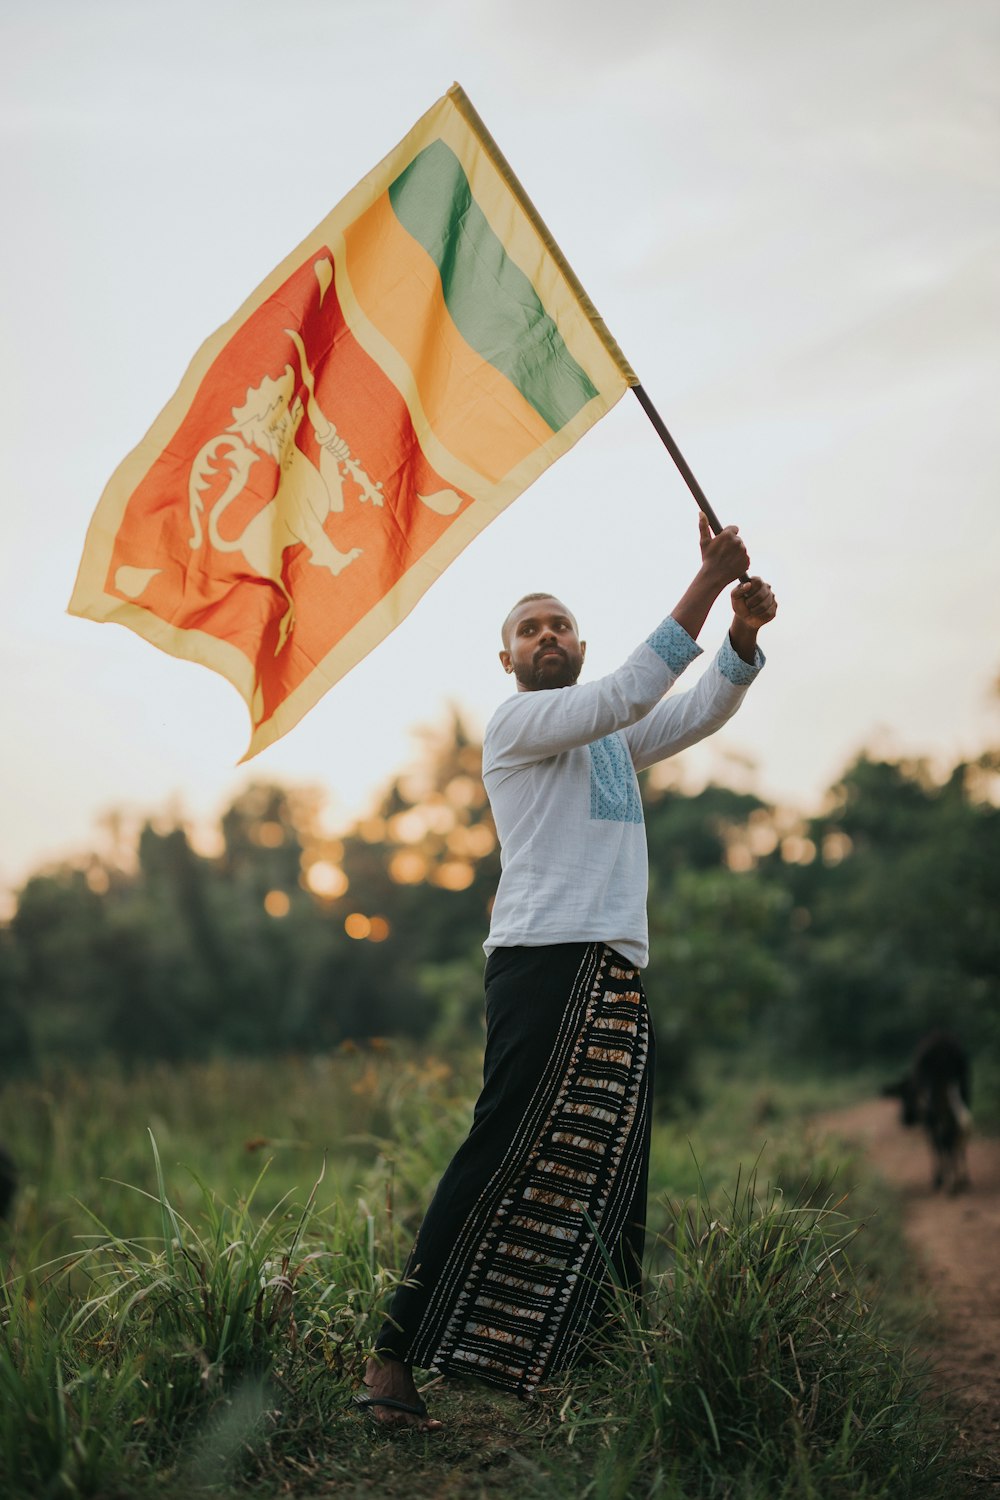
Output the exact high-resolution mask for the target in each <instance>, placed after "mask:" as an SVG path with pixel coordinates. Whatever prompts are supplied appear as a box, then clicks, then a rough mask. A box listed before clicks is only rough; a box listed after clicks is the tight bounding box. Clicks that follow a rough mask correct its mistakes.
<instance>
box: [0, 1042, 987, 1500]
mask: <svg viewBox="0 0 1000 1500" xmlns="http://www.w3.org/2000/svg"><path fill="white" fill-rule="evenodd" d="M746 1068H747V1065H746V1063H745V1061H744V1062H742V1063H741V1064H739V1066H735V1065H731V1066H730V1068H729V1069H728V1070H727V1069H726V1068H725V1067H723V1066H722V1065H721V1064H719V1065H717V1066H716V1068H715V1070H714V1072H713V1075H712V1076H711V1077H710V1078H709V1079H707V1080H706V1086H705V1089H704V1097H705V1098H707V1099H710V1100H711V1101H712V1104H711V1107H709V1108H703V1109H702V1110H701V1111H700V1112H698V1113H697V1114H696V1115H695V1116H693V1117H691V1118H687V1119H685V1120H684V1121H682V1122H670V1121H664V1122H661V1123H660V1124H659V1125H658V1127H657V1131H656V1139H655V1146H654V1160H653V1190H652V1203H651V1216H650V1228H651V1231H652V1233H651V1244H650V1274H651V1295H650V1303H649V1308H648V1315H647V1318H646V1319H645V1321H644V1324H643V1326H641V1327H640V1326H637V1325H636V1324H635V1323H634V1322H633V1321H632V1320H631V1319H630V1317H629V1314H628V1312H627V1310H625V1309H623V1310H622V1314H621V1317H620V1319H619V1322H618V1326H617V1327H616V1329H615V1330H614V1336H613V1337H611V1336H609V1339H608V1341H607V1344H606V1346H602V1347H601V1348H599V1349H597V1350H596V1351H595V1353H594V1356H593V1358H592V1360H591V1361H590V1362H588V1364H587V1365H586V1366H585V1367H581V1368H579V1369H577V1370H576V1371H575V1372H573V1373H572V1374H566V1375H562V1376H560V1377H559V1378H558V1380H556V1381H554V1382H553V1384H552V1385H551V1386H550V1387H548V1388H547V1389H545V1390H544V1391H542V1392H541V1393H540V1394H539V1396H538V1397H537V1399H536V1400H534V1401H533V1402H531V1403H527V1404H524V1403H520V1402H518V1401H516V1400H514V1399H508V1398H506V1397H504V1396H502V1395H499V1394H497V1393H496V1392H492V1391H490V1390H488V1389H487V1388H485V1387H482V1386H479V1385H477V1384H475V1383H473V1382H468V1383H459V1382H454V1381H451V1380H449V1381H448V1382H447V1383H446V1384H442V1385H441V1386H440V1387H438V1388H436V1389H435V1390H434V1391H433V1393H432V1394H433V1402H434V1411H435V1414H436V1415H439V1416H440V1417H441V1418H442V1419H443V1420H444V1421H445V1422H446V1424H447V1425H446V1429H445V1431H444V1433H442V1434H438V1435H435V1436H425V1435H421V1434H417V1433H406V1434H394V1435H389V1434H386V1433H385V1432H382V1431H378V1430H376V1429H375V1428H374V1427H373V1425H372V1424H370V1423H368V1422H366V1421H365V1420H364V1419H362V1418H361V1417H359V1416H358V1415H356V1414H355V1413H354V1412H353V1411H352V1410H351V1406H350V1397H351V1393H352V1391H353V1390H354V1389H355V1388H356V1384H357V1380H358V1373H359V1369H360V1365H361V1362H362V1360H363V1358H364V1353H365V1350H366V1348H367V1347H368V1345H369V1343H370V1341H371V1339H372V1338H373V1335H374V1332H375V1330H376V1328H377V1326H378V1323H379V1319H380V1310H381V1309H382V1307H383V1306H384V1304H385V1302H386V1299H387V1297H388V1295H389V1294H390V1292H391V1289H392V1286H393V1284H394V1279H395V1278H396V1277H397V1276H398V1274H399V1269H400V1267H401V1265H402V1262H403V1260H404V1258H405V1255H406V1251H407V1249H408V1246H409V1242H410V1239H411V1237H412V1234H413V1231H414V1230H415V1228H416V1225H417V1223H418V1221H419V1216H420V1212H421V1210H422V1206H423V1205H424V1204H425V1202H426V1200H427V1198H428V1196H429V1193H430V1191H431V1189H432V1187H433V1184H434V1182H435V1180H436V1177H437V1175H438V1173H439V1172H440V1170H441V1168H442V1166H443V1165H444V1163H445V1162H446V1161H447V1159H448V1156H449V1154H450V1152H451V1150H452V1149H453V1147H454V1146H455V1145H456V1144H457V1142H458V1140H459V1139H460V1138H461V1136H462V1134H463V1133H464V1130H465V1128H466V1126H467V1123H468V1120H469V1116H470V1106H471V1101H472V1099H473V1098H474V1095H475V1091H476V1085H477V1076H476V1072H477V1059H476V1058H475V1056H473V1055H470V1056H469V1057H465V1058H458V1059H450V1060H443V1059H441V1058H437V1057H431V1056H427V1055H419V1054H416V1053H412V1052H407V1051H405V1050H404V1049H396V1048H394V1047H388V1046H386V1047H382V1048H379V1047H374V1048H372V1049H369V1050H361V1051H346V1052H341V1053H338V1054H336V1055H333V1056H324V1057H317V1058H303V1059H282V1060H278V1061H276V1062H273V1063H271V1064H264V1063H260V1062H253V1063H251V1062H227V1063H223V1062H219V1063H213V1064H210V1065H204V1066H197V1067H196V1066H189V1067H184V1068H178V1069H171V1068H158V1069H154V1070H152V1071H149V1072H144V1073H141V1074H138V1075H135V1076H132V1077H128V1078H126V1077H124V1076H122V1075H121V1074H119V1073H116V1072H115V1071H113V1070H110V1069H109V1070H106V1071H104V1072H102V1073H101V1074H100V1075H99V1076H95V1075H92V1074H83V1073H71V1072H63V1073H59V1074H54V1075H52V1076H51V1077H48V1078H46V1079H45V1080H44V1081H42V1082H40V1083H39V1082H34V1083H23V1084H12V1085H8V1087H7V1088H6V1090H5V1091H4V1094H3V1097H2V1100H0V1139H3V1140H4V1141H5V1142H6V1143H7V1145H8V1146H9V1148H10V1150H11V1152H12V1154H13V1155H14V1157H15V1159H16V1160H17V1161H18V1163H19V1166H20V1169H21V1175H22V1185H21V1191H20V1195H19V1199H18V1203H17V1210H16V1216H15V1220H14V1223H13V1224H12V1225H11V1226H9V1228H8V1229H7V1230H5V1231H2V1232H0V1254H2V1256H3V1260H4V1264H5V1270H6V1274H5V1279H4V1287H3V1305H2V1328H0V1492H2V1493H3V1494H4V1495H10V1496H18V1497H20V1496H25V1497H36V1496H37V1497H52V1500H61V1497H64V1496H65V1497H70V1496H92V1497H104V1500H125V1497H129V1500H133V1497H134V1500H145V1497H147V1496H154V1495H155V1496H164V1497H166V1496H171V1497H172V1496H178V1497H180V1496H193V1495H202V1494H205V1495H210V1494H215V1495H235V1494H241V1493H248V1494H249V1493H252V1494H254V1495H259V1496H262V1497H263V1496H267V1497H270V1496H275V1497H277V1496H279V1495H280V1496H291V1497H293V1500H306V1497H313V1496H315V1497H321V1496H344V1497H348V1496H354V1495H359V1496H360V1495H368V1496H371V1495H377V1496H391V1497H394V1496H404V1495H405V1496H406V1497H407V1500H424V1497H431V1496H454V1497H462V1500H464V1497H467V1496H469V1497H480V1496H484V1497H491V1496H500V1495H503V1496H505V1497H512V1500H528V1497H529V1496H530V1497H533V1500H534V1497H542V1500H548V1497H552V1500H557V1497H570V1496H573V1497H576V1496H581V1497H582V1496H592V1497H595V1500H604V1497H608V1500H610V1497H626V1496H628V1497H631V1496H636V1497H645V1496H653V1495H654V1494H655V1495H657V1496H662V1497H665V1500H696V1497H698V1500H701V1497H705V1500H724V1497H725V1500H841V1497H843V1500H848V1497H850V1500H907V1497H914V1500H935V1497H940V1500H956V1497H958V1496H960V1495H961V1494H962V1493H963V1490H962V1485H961V1481H960V1479H959V1477H958V1475H957V1472H956V1467H955V1462H954V1460H953V1458H952V1457H951V1456H950V1453H949V1447H948V1427H947V1420H946V1416H945V1415H944V1414H942V1413H941V1412H940V1410H939V1409H936V1408H933V1407H931V1406H929V1405H928V1406H925V1405H924V1404H923V1403H922V1401H921V1389H922V1377H921V1372H920V1369H919V1367H918V1366H917V1364H916V1363H915V1361H914V1360H913V1358H912V1356H911V1355H910V1353H909V1352H908V1339H909V1336H910V1332H911V1327H912V1318H913V1315H914V1302H913V1298H912V1296H911V1295H910V1288H909V1287H908V1286H907V1282H906V1276H905V1274H904V1270H903V1261H902V1253H901V1248H900V1241H899V1234H898V1229H897V1226H896V1223H895V1220H894V1211H893V1207H892V1204H891V1203H887V1202H885V1201H882V1199H881V1196H880V1195H879V1194H878V1192H877V1190H876V1187H875V1185H874V1184H872V1183H871V1182H869V1181H866V1180H865V1178H864V1176H863V1175H862V1174H861V1171H860V1168H859V1166H858V1164H857V1163H856V1162H855V1161H852V1160H851V1159H850V1158H849V1157H846V1156H844V1157H838V1156H836V1155H832V1154H830V1149H829V1148H823V1149H822V1150H821V1149H820V1148H819V1147H818V1146H817V1144H816V1142H815V1141H814V1140H813V1139H812V1137H811V1135H810V1131H809V1128H808V1124H807V1121H808V1118H809V1115H810V1113H811V1112H814V1111H815V1110H816V1109H817V1108H819V1107H821V1106H823V1105H827V1104H830V1103H834V1102H845V1101H846V1099H847V1098H849V1097H850V1095H849V1094H845V1092H844V1090H843V1089H841V1090H839V1091H837V1090H834V1088H833V1086H832V1085H828V1086H827V1087H826V1089H825V1090H821V1089H820V1088H819V1087H817V1086H803V1085H799V1086H797V1087H795V1088H793V1087H792V1086H790V1085H788V1084H776V1083H774V1082H769V1083H768V1084H766V1085H762V1084H760V1083H754V1082H753V1081H752V1080H749V1079H748V1078H747V1076H746ZM863 1086H864V1085H863V1081H861V1082H860V1083H856V1084H855V1085H854V1087H855V1089H863ZM889 1287H891V1288H892V1292H891V1295H890V1294H889V1292H888V1291H887V1288H889Z"/></svg>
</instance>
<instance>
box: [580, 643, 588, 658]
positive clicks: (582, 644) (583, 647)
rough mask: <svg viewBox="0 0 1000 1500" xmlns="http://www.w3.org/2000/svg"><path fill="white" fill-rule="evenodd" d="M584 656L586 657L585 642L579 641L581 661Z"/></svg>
mask: <svg viewBox="0 0 1000 1500" xmlns="http://www.w3.org/2000/svg"><path fill="white" fill-rule="evenodd" d="M586 655H587V642H586V641H581V642H580V660H581V661H583V659H584V657H585V656H586Z"/></svg>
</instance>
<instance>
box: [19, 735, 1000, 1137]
mask: <svg viewBox="0 0 1000 1500" xmlns="http://www.w3.org/2000/svg"><path fill="white" fill-rule="evenodd" d="M480 755H481V752H480V747H479V745H478V744H477V743H476V742H475V741H474V739H473V738H472V737H471V736H470V735H469V734H468V733H467V731H466V730H465V728H464V727H463V725H462V723H461V721H460V720H459V719H458V718H457V716H456V717H455V719H454V720H453V722H452V723H451V725H450V726H448V727H447V728H446V729H445V730H443V731H441V732H440V733H438V734H437V735H434V736H428V737H427V742H426V746H425V753H424V755H423V759H422V762H421V764H420V765H419V766H418V767H417V769H416V770H413V771H410V772H407V773H406V774H403V775H400V776H399V777H397V778H396V779H395V780H394V781H393V783H392V784H391V785H390V787H389V788H388V790H387V791H386V794H385V796H384V797H383V799H382V802H381V804H380V805H379V806H378V808H377V809H376V810H375V812H374V813H372V814H371V815H370V816H367V817H364V818H362V819H360V820H359V821H358V822H357V823H356V824H355V825H354V826H353V827H352V828H351V829H350V830H349V831H348V832H346V833H344V834H342V835H338V836H333V835H331V834H330V833H329V832H327V831H325V829H324V824H323V796H322V794H321V793H319V792H318V791H315V790H306V789H290V788H286V787H281V786H276V785H263V784H261V785H252V786H250V787H249V788H247V789H246V790H245V791H243V792H242V793H241V794H240V795H239V796H238V797H237V798H236V799H235V801H234V802H233V803H232V805H231V806H230V807H229V808H228V809H227V811H226V812H225V813H224V815H223V817H222V819H221V822H220V825H219V827H218V829H216V830H214V831H211V830H210V831H208V832H210V833H212V834H213V837H212V838H210V839H208V840H206V831H205V830H201V831H200V833H199V835H198V836H197V837H196V836H195V834H194V833H193V831H192V830H191V829H190V828H188V827H187V826H186V825H185V823H184V821H183V820H182V819H181V818H179V817H177V818H175V819H173V820H166V821H163V820H156V821H152V820H151V821H148V822H146V823H145V824H144V825H143V826H142V827H141V828H140V829H138V830H137V831H136V832H134V833H132V834H129V833H128V832H127V831H126V827H125V823H124V820H123V819H122V818H120V817H119V818H114V817H113V818H111V819H108V820H107V827H106V832H108V833H109V834H110V835H111V836H110V838H109V839H108V841H107V844H108V847H107V848H106V850H105V852H104V853H102V854H101V855H98V854H94V855H92V856H90V857H88V858H87V859H86V860H83V861H81V862H78V863H77V864H73V865H71V864H66V865H63V866H60V867H58V868H48V869H45V870H41V871H39V872H38V873H37V874H35V875H33V876H32V877H31V878H30V879H29V880H28V881H27V883H26V885H25V886H24V888H23V890H21V891H20V893H19V895H18V899H17V905H16V910H15V912H14V915H13V916H12V918H11V920H10V921H9V922H7V923H6V924H5V925H3V926H0V1068H2V1069H3V1071H4V1072H5V1073H6V1074H7V1075H13V1074H18V1073H22V1074H23V1073H33V1072H36V1071H37V1070H39V1069H40V1068H43V1067H45V1066H48V1065H51V1064H52V1063H54V1062H58V1061H60V1060H69V1061H72V1062H74V1063H87V1062H91V1061H96V1060H97V1059H99V1058H102V1057H108V1056H112V1057H115V1058H117V1059H118V1060H119V1061H120V1062H121V1063H123V1064H125V1065H126V1066H128V1065H133V1064H137V1063H140V1062H149V1061H153V1060H163V1061H168V1062H169V1061H177V1060H179V1059H182V1058H193V1059H197V1058H211V1057H214V1056H232V1055H234V1054H241V1055H246V1056H254V1055H258V1056H265V1055H273V1054H275V1053H279V1052H284V1053H311V1052H324V1051H329V1050H330V1049H332V1048H335V1047H337V1046H339V1045H343V1044H344V1043H346V1042H348V1041H349V1040H350V1039H359V1038H372V1037H381V1036H387V1035H402V1036H409V1037H413V1038H417V1039H420V1040H424V1041H429V1042H431V1043H432V1044H433V1045H435V1046H453V1045H455V1044H459V1045H461V1044H462V1043H463V1041H465V1040H467V1039H473V1040H474V1039H475V1038H476V1037H477V1036H478V1034H479V1030H480V1028H481V1024H482V1022H481V1015H482V1007H481V976H482V951H481V944H482V940H483V938H484V936H485V933H486V929H487V926H488V920H489V906H490V902H491V899H492V896H493V892H494V890H495V888H496V882H497V878H498V875H499V852H498V850H497V847H496V835H495V830H494V827H493V822H492V818H491V815H490V810H489V806H488V804H487V802H486V797H485V793H484V790H483V787H482V782H481V780H480ZM998 777H1000V752H996V753H993V754H988V755H985V756H983V757H981V758H980V759H979V760H977V761H975V762H969V763H962V764H960V765H958V766H956V767H955V768H954V769H953V771H952V772H951V774H950V775H949V776H948V777H947V779H946V780H944V781H943V782H942V781H940V780H937V779H935V778H934V777H933V776H932V775H931V774H930V771H929V769H928V767H927V765H926V764H925V763H923V762H920V761H898V762H887V761H879V760H875V759H872V758H869V757H868V756H866V755H862V756H861V757H860V758H859V759H858V760H857V761H856V763H855V764H854V765H853V766H851V767H850V769H849V770H848V771H847V772H846V774H845V775H844V777H843V778H842V780H841V781H840V782H839V783H838V784H837V785H836V786H835V787H833V788H832V789H831V791H830V792H829V794H828V796H827V799H826V803H825V807H824V811H823V812H822V814H821V815H819V816H817V817H815V818H813V819H811V820H809V821H803V820H801V819H800V818H798V817H797V816H796V815H794V814H792V813H790V812H789V811H787V810H784V809H781V808H778V807H771V806H768V805H766V804H765V803H763V802H762V801H761V800H760V799H759V798H757V797H755V796H752V795H748V794H746V793H739V792H735V791H733V790H731V789H729V788H727V787H722V786H715V785H709V786H706V787H705V788H703V789H702V790H701V791H699V792H697V793H695V794H689V793H686V792H684V791H682V790H680V789H679V788H678V787H677V786H676V785H674V786H666V787H664V786H663V785H659V786H657V785H656V784H655V783H650V782H649V781H648V780H647V781H646V784H645V786H644V791H643V795H644V802H645V809H646V819H647V828H648V837H649V848H650V901H649V915H650V930H651V948H652V959H651V964H650V967H649V970H648V971H647V974H646V976H645V981H646V988H647V991H648V994H649V997H650V1003H651V1007H652V1010H653V1015H654V1020H655V1023H656V1028H657V1033H658V1040H659V1074H660V1080H661V1083H660V1094H661V1103H663V1104H664V1105H665V1106H667V1107H675V1108H676V1107H679V1106H682V1105H683V1104H685V1103H686V1102H688V1101H689V1100H690V1098H691V1096H692V1095H693V1094H694V1092H695V1090H696V1082H697V1069H696V1067H695V1063H696V1060H697V1059H698V1057H699V1056H701V1055H702V1054H704V1053H705V1052H706V1051H707V1050H708V1049H709V1048H711V1049H712V1050H714V1051H719V1050H721V1051H722V1052H726V1051H731V1052H735V1051H739V1050H743V1049H746V1048H747V1047H749V1046H753V1048H754V1049H755V1051H756V1052H757V1053H758V1054H763V1055H764V1057H765V1058H766V1059H770V1060H773V1061H780V1060H782V1059H784V1060H791V1059H795V1058H808V1059H810V1060H817V1059H818V1060H822V1061H824V1062H826V1063H831V1064H836V1065H837V1066H839V1067H857V1066H859V1065H861V1064H865V1065H871V1064H872V1063H873V1062H876V1063H884V1064H885V1066H886V1067H887V1068H890V1069H893V1070H895V1069H898V1067H899V1066H901V1065H902V1064H903V1063H904V1062H905V1061H906V1059H907V1057H908V1055H909V1054H910V1052H911V1050H912V1047H913V1045H914V1043H915V1041H916V1040H917V1038H918V1037H919V1036H920V1034H921V1033H922V1032H923V1031H924V1030H926V1029H927V1028H928V1027H930V1026H931V1025H936V1024H947V1025H949V1026H951V1027H952V1028H953V1029H955V1030H956V1031H957V1032H958V1033H959V1034H960V1035H961V1036H962V1037H963V1038H964V1039H965V1040H966V1041H967V1042H968V1044H969V1045H970V1046H971V1047H972V1048H973V1049H974V1050H975V1051H976V1053H977V1056H978V1059H979V1066H980V1068H981V1069H985V1072H986V1074H987V1075H990V1074H992V1076H993V1077H994V1078H995V1077H996V1075H997V1072H998V1066H1000V923H998V921H997V912H998V910H1000V860H998V856H997V851H998V849H1000V809H998V807H997V805H996V803H997V797H996V791H997V782H998Z"/></svg>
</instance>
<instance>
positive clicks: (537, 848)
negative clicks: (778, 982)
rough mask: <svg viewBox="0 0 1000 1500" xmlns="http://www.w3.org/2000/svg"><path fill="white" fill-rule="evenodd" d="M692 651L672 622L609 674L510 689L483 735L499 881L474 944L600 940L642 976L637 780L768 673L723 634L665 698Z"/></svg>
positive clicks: (709, 730) (645, 946)
mask: <svg viewBox="0 0 1000 1500" xmlns="http://www.w3.org/2000/svg"><path fill="white" fill-rule="evenodd" d="M700 655H701V647H700V646H697V645H695V643H694V641H693V640H692V639H691V637H690V636H689V635H688V633H687V631H686V630H684V628H683V627H682V626H681V625H678V623H677V621H676V620H674V619H672V618H670V617H669V616H668V618H667V619H666V620H664V621H663V623H662V624H661V625H659V626H658V627H657V629H656V630H654V632H653V634H652V635H651V636H650V637H649V638H648V640H646V641H644V642H643V644H642V645H641V646H638V647H637V648H636V649H635V651H633V652H632V654H631V656H630V657H629V658H628V660H627V661H626V662H625V663H624V665H623V666H621V667H619V668H618V669H617V671H615V672H611V673H609V674H608V676H607V677H602V678H600V679H599V680H598V681H596V682H588V683H583V684H581V685H577V686H575V687H566V688H544V689H538V690H536V691H533V692H524V693H516V694H515V695H514V696H513V697H511V698H508V699H507V700H506V701H505V702H504V703H502V704H501V705H500V707H499V708H498V709H497V711H496V712H495V713H494V715H493V717H492V718H491V720H490V722H489V724H488V725H487V727H486V735H485V737H484V741H483V780H484V782H485V784H486V790H487V793H488V794H489V799H490V805H491V807H492V809H493V817H494V820H495V822H496V826H497V833H498V835H499V838H500V863H501V870H502V873H501V876H500V885H499V887H498V889H497V894H496V900H495V901H494V904H493V915H492V919H491V922H490V933H489V937H488V938H487V940H486V942H485V944H484V945H483V946H484V947H485V949H486V952H487V953H491V952H492V951H493V949H494V948H508V947H520V946H526V947H540V946H542V945H544V944H548V943H572V942H603V943H607V944H608V945H609V946H610V947H612V948H615V949H617V951H618V952H619V953H621V955H622V956H623V957H624V958H626V959H627V960H628V961H629V962H630V963H632V964H635V965H636V966H637V967H638V968H642V967H643V966H644V965H645V964H646V963H647V962H648V960H649V939H648V930H647V924H646V892H647V886H648V863H647V855H646V830H645V826H644V824H643V817H642V802H641V799H640V797H639V786H638V782H637V781H636V775H635V773H636V771H641V770H643V769H644V768H645V767H646V766H651V765H654V764H655V762H656V761H659V760H665V759H666V758H667V757H668V756H670V755H676V754H677V752H678V751H679V750H683V749H685V748H686V747H687V746H688V745H693V744H696V743H697V741H698V740H702V739H705V737H706V736H707V735H710V734H713V733H714V732H715V730H716V729H718V728H719V727H720V726H721V725H723V724H724V723H725V722H726V721H727V719H730V718H731V717H732V716H733V714H734V713H735V712H736V710H737V709H738V708H739V706H740V704H741V702H742V701H743V697H744V695H745V693H746V690H747V687H748V686H749V684H750V683H751V682H752V681H753V680H754V678H755V677H756V676H757V673H758V672H759V671H760V669H761V667H762V666H763V665H764V657H763V655H762V654H761V652H760V651H759V650H758V651H757V653H756V657H755V660H754V663H753V665H752V666H751V665H750V664H748V663H747V662H745V661H743V660H742V659H741V658H740V657H739V656H738V655H737V654H736V652H735V651H734V650H733V648H732V645H731V644H730V642H729V638H728V636H727V637H726V640H725V642H724V643H723V645H722V646H721V648H720V649H719V651H718V653H717V654H716V657H715V660H714V661H713V662H712V664H711V666H710V667H709V668H708V670H707V671H706V672H705V673H704V675H703V676H702V677H701V678H700V679H699V681H698V682H697V683H696V684H695V686H694V687H693V688H692V689H691V690H690V691H688V692H684V693H675V694H672V695H671V696H669V697H666V696H664V695H665V694H667V693H668V691H669V689H670V688H671V687H672V686H673V684H674V683H675V682H676V681H677V678H678V677H679V676H680V674H681V672H683V670H684V668H685V667H686V666H688V665H689V663H690V662H692V661H693V660H694V659H695V657H696V656H700Z"/></svg>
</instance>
